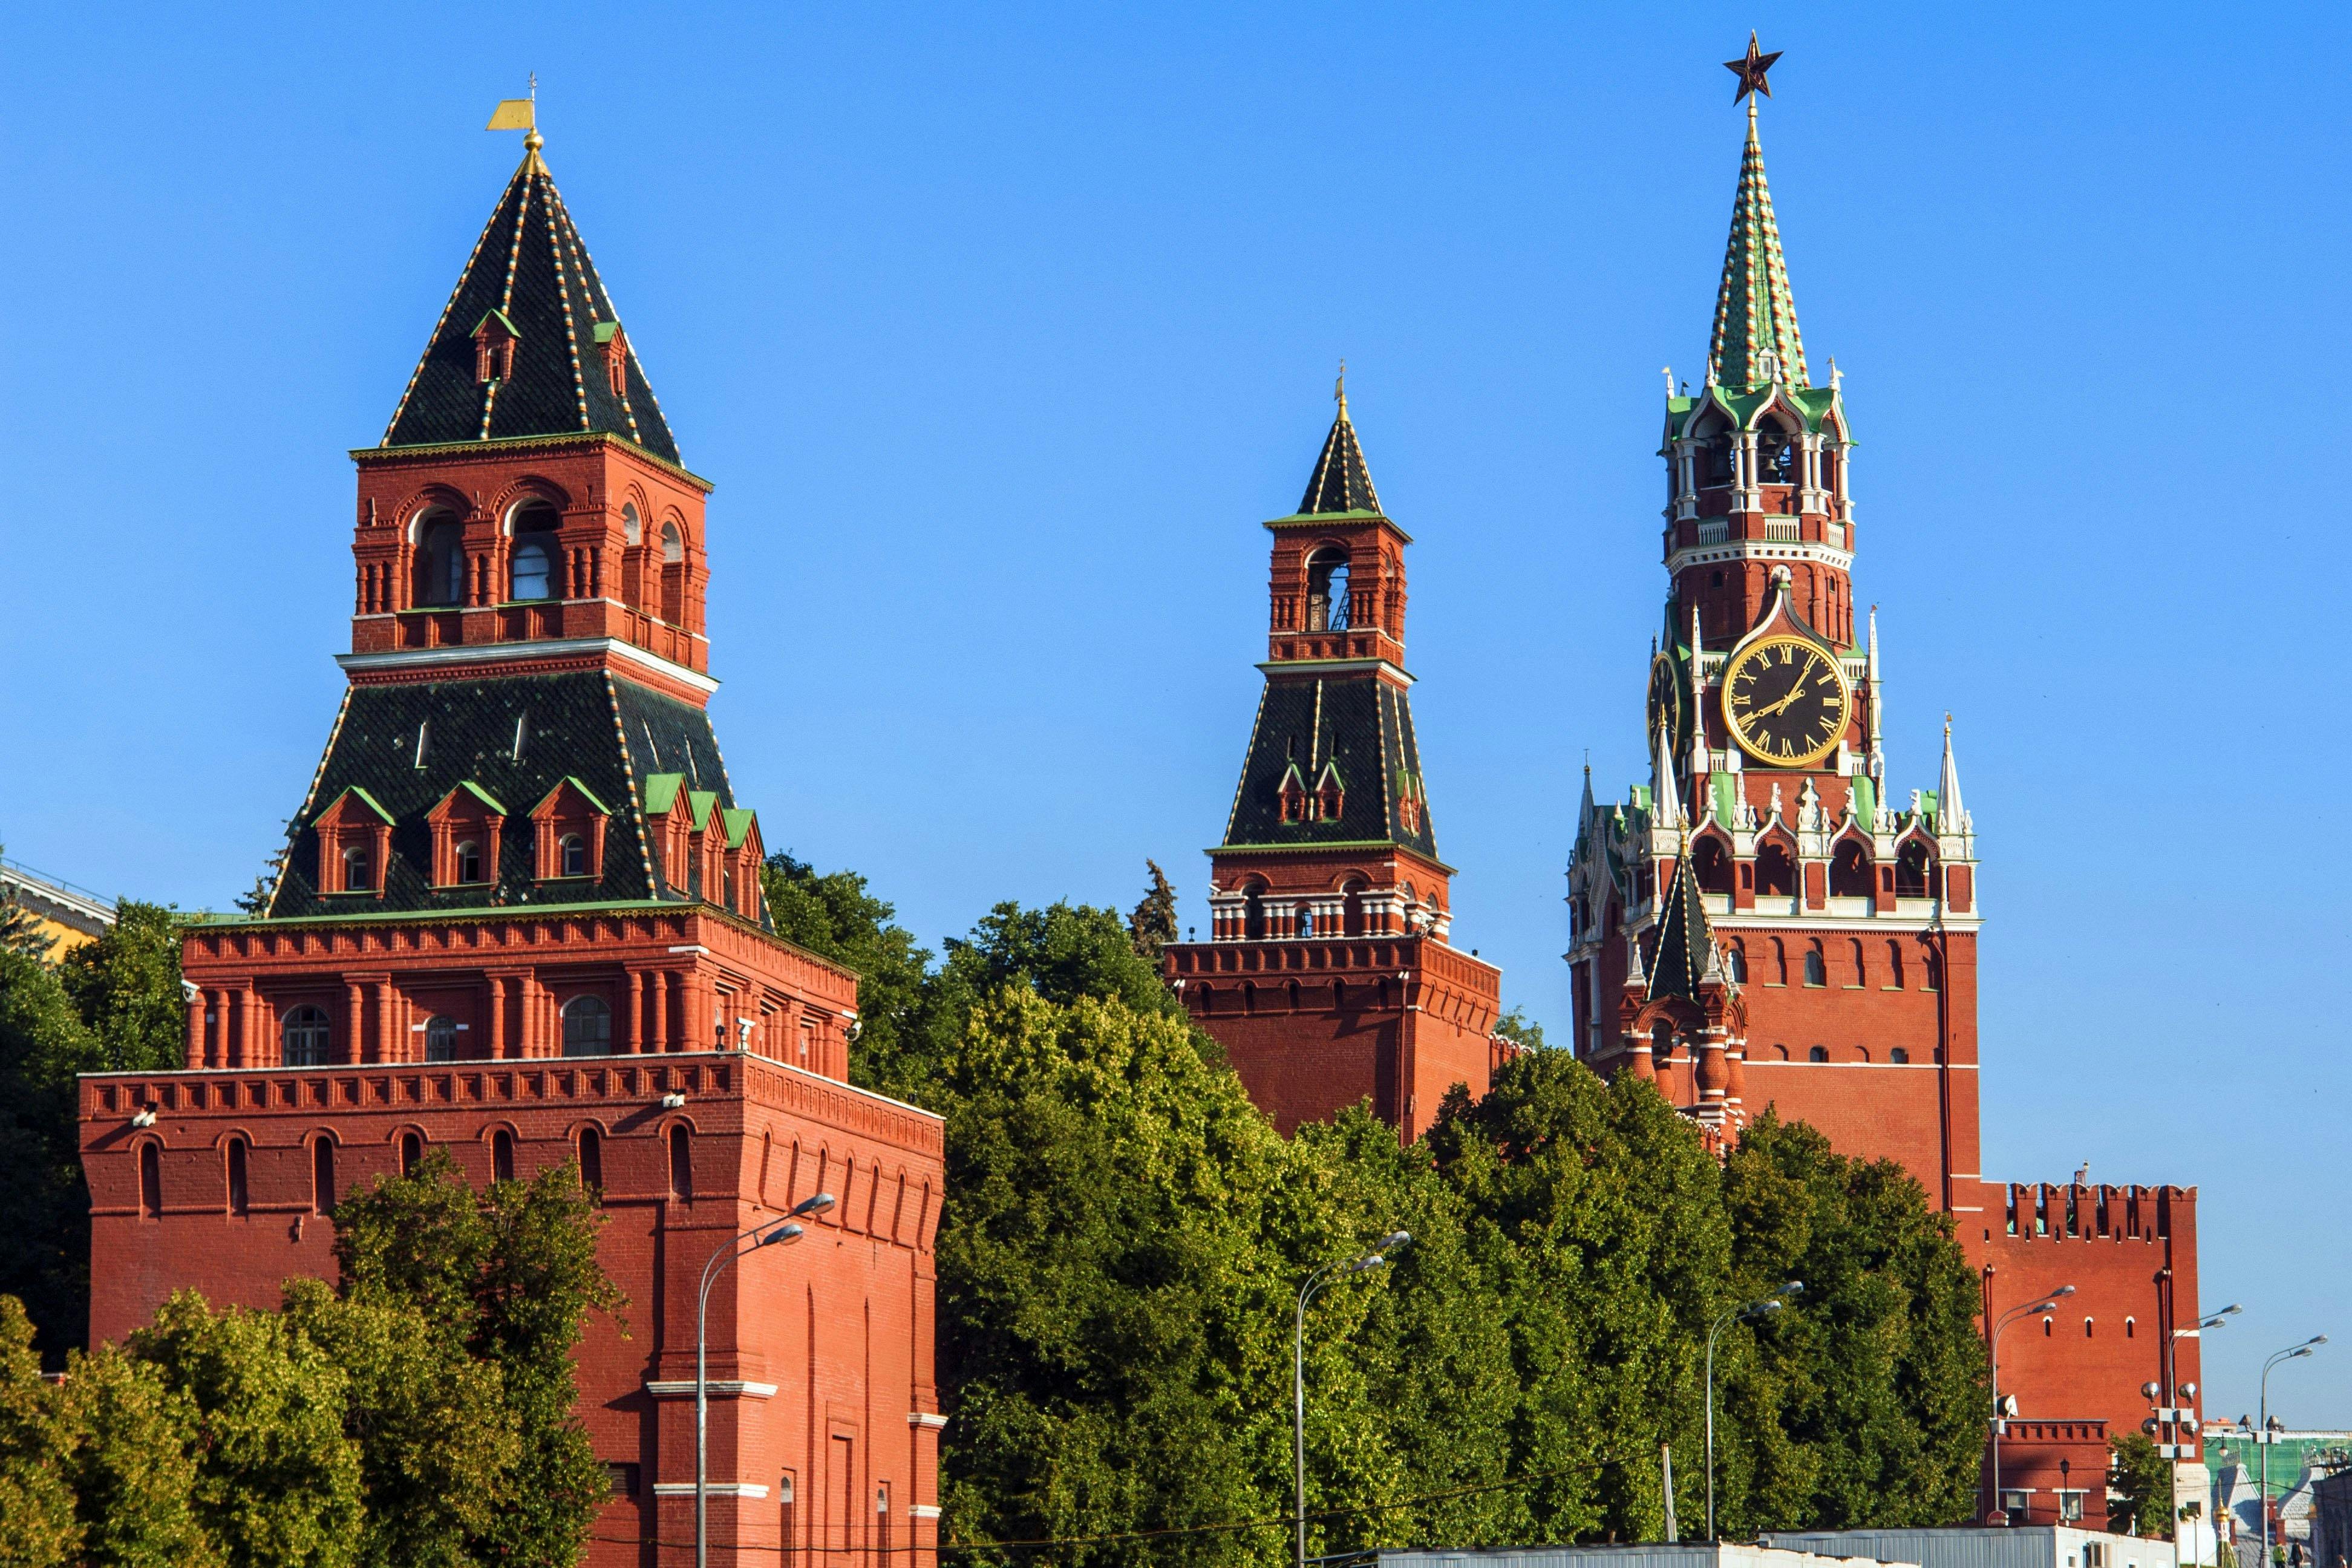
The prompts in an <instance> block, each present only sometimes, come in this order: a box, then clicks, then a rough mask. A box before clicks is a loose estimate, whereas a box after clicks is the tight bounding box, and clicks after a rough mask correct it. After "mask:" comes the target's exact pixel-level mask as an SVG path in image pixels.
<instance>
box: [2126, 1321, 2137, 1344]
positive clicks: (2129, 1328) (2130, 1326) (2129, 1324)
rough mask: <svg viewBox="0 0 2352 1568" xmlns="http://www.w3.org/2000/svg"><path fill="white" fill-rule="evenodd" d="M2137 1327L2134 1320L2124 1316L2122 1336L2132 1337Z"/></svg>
mask: <svg viewBox="0 0 2352 1568" xmlns="http://www.w3.org/2000/svg"><path fill="white" fill-rule="evenodd" d="M2138 1328H2139V1324H2138V1322H2137V1321H2136V1320H2134V1319H2131V1318H2126V1319H2125V1320H2124V1338H2126V1339H2127V1340H2128V1339H2131V1338H2134V1337H2135V1336H2136V1333H2137V1330H2138Z"/></svg>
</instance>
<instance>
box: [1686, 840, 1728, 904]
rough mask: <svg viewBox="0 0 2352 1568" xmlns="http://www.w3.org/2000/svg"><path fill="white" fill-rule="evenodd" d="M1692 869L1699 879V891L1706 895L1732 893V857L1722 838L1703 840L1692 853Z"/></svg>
mask: <svg viewBox="0 0 2352 1568" xmlns="http://www.w3.org/2000/svg"><path fill="white" fill-rule="evenodd" d="M1691 869H1692V872H1693V873H1694V874H1695V875H1696V877H1697V878H1698V885H1699V890H1700V891H1701V892H1706V893H1728V892H1730V891H1731V856H1730V854H1729V853H1728V852H1727V850H1725V848H1724V847H1723V840H1722V839H1720V838H1702V839H1700V840H1699V841H1698V847H1697V848H1696V849H1694V850H1693V851H1692V852H1691Z"/></svg>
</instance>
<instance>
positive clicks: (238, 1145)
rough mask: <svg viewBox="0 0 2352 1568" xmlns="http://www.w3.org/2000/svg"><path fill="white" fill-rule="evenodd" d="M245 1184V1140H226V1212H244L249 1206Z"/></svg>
mask: <svg viewBox="0 0 2352 1568" xmlns="http://www.w3.org/2000/svg"><path fill="white" fill-rule="evenodd" d="M249 1206H250V1205H249V1204H248V1202H247V1196H246V1185H245V1140H244V1139H242V1138H232V1139H230V1140H229V1141H228V1212H229V1213H231V1214H244V1213H245V1212H246V1211H247V1208H248V1207H249Z"/></svg>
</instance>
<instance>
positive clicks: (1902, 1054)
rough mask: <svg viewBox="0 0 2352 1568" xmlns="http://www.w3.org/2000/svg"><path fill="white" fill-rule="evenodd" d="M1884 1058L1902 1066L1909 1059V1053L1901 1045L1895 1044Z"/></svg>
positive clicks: (1897, 1065)
mask: <svg viewBox="0 0 2352 1568" xmlns="http://www.w3.org/2000/svg"><path fill="white" fill-rule="evenodd" d="M1886 1059H1887V1060H1888V1061H1890V1062H1893V1063H1894V1064H1895V1066H1896V1067H1903V1066H1905V1065H1906V1064H1908V1063H1909V1061H1910V1060H1911V1053H1910V1052H1909V1051H1908V1050H1906V1048H1904V1047H1901V1046H1897V1047H1895V1048H1894V1049H1893V1050H1891V1051H1889V1052H1887V1053H1886Z"/></svg>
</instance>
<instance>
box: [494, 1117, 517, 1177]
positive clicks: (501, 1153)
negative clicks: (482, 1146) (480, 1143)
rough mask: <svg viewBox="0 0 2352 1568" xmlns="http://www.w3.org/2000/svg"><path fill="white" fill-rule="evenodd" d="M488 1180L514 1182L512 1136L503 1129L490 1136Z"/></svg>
mask: <svg viewBox="0 0 2352 1568" xmlns="http://www.w3.org/2000/svg"><path fill="white" fill-rule="evenodd" d="M490 1180H492V1181H494V1182H511V1181H513V1180H514V1134H513V1133H511V1132H509V1131H507V1130H506V1129H505V1128H503V1127H501V1128H499V1130H498V1131H495V1132H493V1133H491V1134H490Z"/></svg>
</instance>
